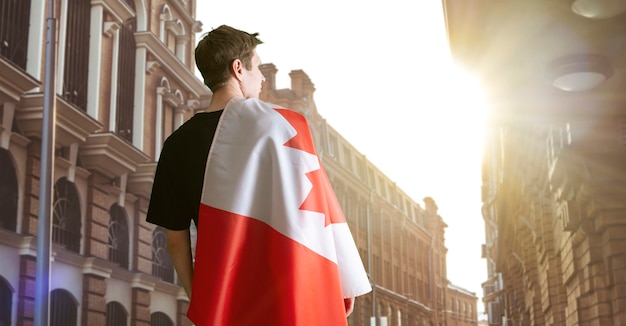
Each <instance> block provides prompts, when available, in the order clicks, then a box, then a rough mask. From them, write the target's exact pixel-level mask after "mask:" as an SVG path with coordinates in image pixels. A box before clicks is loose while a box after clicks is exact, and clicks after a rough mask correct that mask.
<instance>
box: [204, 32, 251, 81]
mask: <svg viewBox="0 0 626 326" xmlns="http://www.w3.org/2000/svg"><path fill="white" fill-rule="evenodd" d="M257 36H258V33H254V34H249V33H246V32H244V31H240V30H238V29H235V28H232V27H230V26H226V25H222V26H220V27H218V28H216V29H214V30H212V31H210V32H208V33H206V34H204V36H203V37H202V39H201V40H200V42H198V46H197V47H196V51H195V57H196V66H197V67H198V70H199V71H200V73H201V74H202V77H203V78H204V84H205V85H207V86H208V87H209V88H210V89H211V90H212V91H213V92H215V91H216V90H218V89H220V88H221V87H223V86H224V85H225V84H226V82H227V81H228V79H229V78H231V77H232V76H233V73H234V71H233V69H234V68H233V62H234V61H235V60H237V59H238V60H240V61H241V63H242V64H243V68H245V70H247V71H250V70H253V69H258V65H259V64H260V62H258V63H257V62H255V63H253V58H255V61H260V60H259V59H258V56H257V55H256V51H255V48H256V46H257V45H258V44H261V43H263V42H262V41H261V40H260V39H258V38H257ZM255 64H256V66H255Z"/></svg>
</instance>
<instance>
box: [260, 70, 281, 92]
mask: <svg viewBox="0 0 626 326" xmlns="http://www.w3.org/2000/svg"><path fill="white" fill-rule="evenodd" d="M259 69H261V73H262V74H263V76H264V77H265V83H263V88H265V89H267V90H268V91H270V93H272V92H274V91H275V90H276V73H277V72H278V69H276V66H275V65H274V64H273V63H264V64H262V65H261V66H259Z"/></svg>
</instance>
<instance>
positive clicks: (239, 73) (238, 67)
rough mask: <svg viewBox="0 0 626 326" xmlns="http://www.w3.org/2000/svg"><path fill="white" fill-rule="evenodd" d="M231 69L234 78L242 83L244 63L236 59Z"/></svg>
mask: <svg viewBox="0 0 626 326" xmlns="http://www.w3.org/2000/svg"><path fill="white" fill-rule="evenodd" d="M230 68H231V70H232V72H233V76H234V77H235V78H236V79H237V80H238V81H241V78H242V77H243V62H241V60H240V59H235V60H233V63H232V65H231V67H230Z"/></svg>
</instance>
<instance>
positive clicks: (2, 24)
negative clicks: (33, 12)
mask: <svg viewBox="0 0 626 326" xmlns="http://www.w3.org/2000/svg"><path fill="white" fill-rule="evenodd" d="M29 17H30V0H19V1H15V0H13V1H11V0H2V1H0V55H1V56H3V57H5V58H7V59H9V61H11V62H13V63H15V64H16V65H17V66H18V67H20V68H22V69H26V52H27V49H28V25H29Z"/></svg>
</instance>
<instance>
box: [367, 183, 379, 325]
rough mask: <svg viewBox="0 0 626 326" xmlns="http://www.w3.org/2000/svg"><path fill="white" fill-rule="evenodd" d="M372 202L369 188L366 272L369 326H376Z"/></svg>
mask: <svg viewBox="0 0 626 326" xmlns="http://www.w3.org/2000/svg"><path fill="white" fill-rule="evenodd" d="M371 204H372V191H371V190H370V200H369V202H368V203H367V273H368V274H369V278H370V285H371V286H372V317H371V318H370V326H376V324H377V321H376V284H375V283H374V274H373V273H372V239H371V238H372V234H371V233H372V229H371V222H370V205H371Z"/></svg>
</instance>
